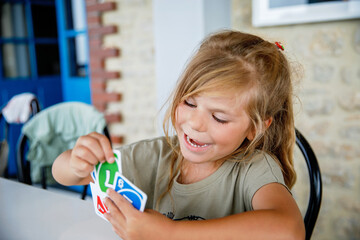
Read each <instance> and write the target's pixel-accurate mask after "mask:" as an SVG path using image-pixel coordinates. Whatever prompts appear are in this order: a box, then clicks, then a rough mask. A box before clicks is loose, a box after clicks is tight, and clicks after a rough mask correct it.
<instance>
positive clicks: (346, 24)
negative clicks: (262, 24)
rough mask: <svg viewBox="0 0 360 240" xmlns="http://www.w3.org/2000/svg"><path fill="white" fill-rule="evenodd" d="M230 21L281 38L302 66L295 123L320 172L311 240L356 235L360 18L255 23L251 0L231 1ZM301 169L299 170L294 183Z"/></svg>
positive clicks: (359, 235) (359, 233)
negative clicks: (320, 189) (317, 209)
mask: <svg viewBox="0 0 360 240" xmlns="http://www.w3.org/2000/svg"><path fill="white" fill-rule="evenodd" d="M232 21H233V22H232V24H233V27H234V29H237V30H241V31H246V32H252V33H256V34H259V35H261V36H264V37H266V38H268V39H272V40H273V41H281V42H282V43H283V45H284V46H285V49H286V50H285V54H286V55H288V56H289V58H290V60H291V61H294V62H295V63H299V64H301V65H302V69H303V70H302V71H301V74H302V76H303V78H302V79H301V80H300V81H299V82H298V83H297V85H296V86H297V87H296V94H297V96H298V97H299V101H297V104H296V120H295V121H296V127H297V128H298V129H299V130H301V131H302V133H303V134H304V135H305V136H306V137H307V139H308V140H309V142H310V144H311V145H312V147H313V149H314V151H315V154H316V155H317V158H318V161H319V164H320V168H321V172H322V176H323V201H322V206H321V211H320V215H319V218H318V222H317V225H316V228H315V230H314V233H313V238H312V239H316V240H320V239H321V240H325V239H360V201H359V197H360V183H359V182H360V179H359V172H360V159H359V158H360V21H359V20H348V21H336V22H327V23H311V24H300V25H292V26H277V27H267V28H253V27H252V26H251V1H250V0H246V1H243V0H242V1H240V0H233V8H232ZM295 65H296V64H295ZM297 68H298V67H297ZM305 173H306V172H304V171H301V170H299V173H298V174H299V184H298V185H301V184H302V182H304V179H305V177H307V176H306V174H305ZM303 185H304V184H303ZM306 190H307V189H306ZM297 193H306V191H305V190H304V189H303V187H302V186H301V187H299V186H296V188H295V197H297V198H298V199H299V205H302V204H303V202H304V201H307V199H306V198H304V197H303V196H305V194H301V195H300V194H297ZM305 205H306V204H305Z"/></svg>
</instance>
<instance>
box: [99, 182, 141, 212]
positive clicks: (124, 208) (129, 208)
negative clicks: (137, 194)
mask: <svg viewBox="0 0 360 240" xmlns="http://www.w3.org/2000/svg"><path fill="white" fill-rule="evenodd" d="M106 193H107V195H108V196H109V198H110V199H111V200H112V202H113V203H114V204H115V205H116V206H117V207H118V209H120V211H121V212H122V214H123V215H124V217H125V218H126V216H129V215H130V214H132V213H133V211H137V210H136V209H135V208H134V206H133V205H132V204H131V203H130V202H129V201H128V200H126V199H125V198H124V197H123V196H121V195H120V194H119V193H117V192H115V190H113V189H111V188H108V189H107V191H106Z"/></svg>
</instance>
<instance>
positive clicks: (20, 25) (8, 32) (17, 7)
mask: <svg viewBox="0 0 360 240" xmlns="http://www.w3.org/2000/svg"><path fill="white" fill-rule="evenodd" d="M0 16H1V18H0V22H1V24H0V34H1V37H4V38H12V37H17V38H22V37H26V36H27V27H26V21H25V12H24V5H23V4H21V3H15V4H10V3H0Z"/></svg>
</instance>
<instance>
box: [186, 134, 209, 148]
mask: <svg viewBox="0 0 360 240" xmlns="http://www.w3.org/2000/svg"><path fill="white" fill-rule="evenodd" d="M186 140H187V142H188V143H189V144H190V145H191V146H193V147H207V146H208V144H204V145H198V144H196V143H193V142H192V141H191V139H190V137H189V136H186Z"/></svg>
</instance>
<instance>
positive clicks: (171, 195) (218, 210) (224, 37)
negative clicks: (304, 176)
mask: <svg viewBox="0 0 360 240" xmlns="http://www.w3.org/2000/svg"><path fill="white" fill-rule="evenodd" d="M280 47H281V46H277V45H276V44H274V43H270V42H267V41H265V40H263V39H261V38H259V37H257V36H253V35H250V34H245V33H241V32H236V31H224V32H220V33H217V34H214V35H211V36H209V37H208V38H207V39H205V41H204V42H203V43H202V44H201V46H200V48H199V50H198V51H197V53H196V54H195V55H194V57H193V58H192V60H191V61H190V62H189V64H188V66H187V68H186V69H185V71H184V73H183V75H182V76H181V78H180V81H179V83H178V85H177V88H176V89H175V92H174V94H173V98H172V104H171V106H170V107H169V109H168V112H167V116H166V117H165V120H164V129H165V133H166V137H159V138H156V139H151V140H145V141H141V142H138V143H134V144H131V145H128V146H123V147H121V148H120V151H121V154H122V169H123V174H124V175H125V177H127V178H128V179H129V180H130V181H132V182H133V183H134V184H135V185H136V186H138V187H139V188H140V189H142V190H143V191H144V192H145V193H146V194H147V195H148V201H147V204H146V208H147V209H146V210H145V211H144V212H140V211H137V210H136V209H135V208H133V207H132V205H131V204H130V203H129V202H128V201H127V200H126V199H125V198H123V197H122V196H121V195H120V194H117V193H116V192H115V191H113V190H110V189H109V190H108V195H109V197H108V198H107V199H106V200H105V204H106V206H107V207H108V209H109V211H110V212H109V213H107V214H106V218H107V219H108V220H109V222H110V223H111V224H112V226H113V229H114V231H115V232H116V233H117V234H118V235H119V236H120V237H121V238H122V239H287V240H288V239H304V236H305V230H304V224H303V220H302V216H301V214H300V211H299V209H298V207H297V205H296V202H295V201H294V199H293V197H292V196H291V193H290V192H289V189H290V188H291V187H292V186H293V184H294V182H295V172H294V169H293V164H292V158H293V157H292V155H293V146H294V143H295V130H294V119H293V110H292V84H291V77H290V75H291V74H290V70H289V65H288V62H287V60H286V58H285V56H284V55H283V53H282V49H281V48H280ZM171 126H173V128H174V129H175V131H176V134H175V135H174V136H170V133H169V129H170V128H171ZM104 161H108V162H110V163H111V162H113V161H114V159H113V154H112V149H111V146H110V143H109V141H108V140H107V138H106V137H105V136H103V135H101V134H98V133H91V134H89V135H87V136H83V137H81V138H79V140H78V141H77V143H76V145H75V147H74V148H73V149H72V150H68V151H66V152H64V153H63V154H61V155H60V156H59V157H58V158H57V159H56V161H55V163H54V165H53V175H54V177H55V179H56V180H57V181H58V182H59V183H61V184H64V185H74V184H88V183H89V182H90V181H91V177H90V172H91V171H92V170H93V168H94V165H96V164H97V163H98V162H104ZM150 209H154V210H150ZM180 220H201V221H180Z"/></svg>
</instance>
